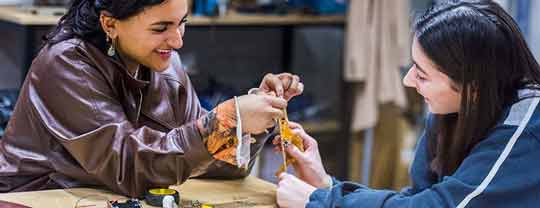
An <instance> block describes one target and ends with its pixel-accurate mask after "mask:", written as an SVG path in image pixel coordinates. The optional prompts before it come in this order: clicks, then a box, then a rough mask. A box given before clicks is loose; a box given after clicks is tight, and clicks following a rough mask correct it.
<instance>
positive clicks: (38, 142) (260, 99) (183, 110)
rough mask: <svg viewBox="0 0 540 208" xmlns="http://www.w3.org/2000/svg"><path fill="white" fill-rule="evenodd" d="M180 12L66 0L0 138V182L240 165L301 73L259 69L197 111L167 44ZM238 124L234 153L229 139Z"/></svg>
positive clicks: (161, 174)
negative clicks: (240, 153) (240, 90)
mask: <svg viewBox="0 0 540 208" xmlns="http://www.w3.org/2000/svg"><path fill="white" fill-rule="evenodd" d="M187 14H188V6H187V3H186V0H75V1H73V2H72V4H71V6H70V8H69V10H68V13H67V14H66V15H65V16H63V17H62V18H61V20H60V22H59V25H58V27H57V28H56V30H55V31H54V32H52V33H51V34H49V35H48V36H47V38H46V44H45V45H44V47H43V48H42V49H41V51H40V52H39V54H38V55H37V57H36V58H35V60H34V61H33V63H32V66H31V68H30V71H29V74H28V75H27V78H26V80H25V82H24V85H23V87H22V90H21V94H20V96H19V100H18V102H17V105H16V107H15V111H14V114H13V116H12V118H11V120H10V122H9V124H8V127H7V130H6V134H5V136H4V138H3V139H2V140H0V150H1V151H0V191H1V192H9V191H30V190H41V189H50V188H69V187H85V186H102V187H106V188H109V189H111V190H113V191H115V192H117V193H121V194H124V195H129V196H132V197H136V196H141V195H142V194H143V193H144V192H145V190H147V189H148V188H152V187H167V186H169V185H172V184H179V183H182V182H184V181H185V180H186V179H187V178H188V177H194V176H207V177H220V178H238V177H243V176H246V175H247V174H248V172H249V169H250V168H251V166H252V165H253V163H252V161H253V159H254V158H255V157H256V155H257V153H258V152H259V150H260V148H261V147H262V145H263V144H264V141H265V140H266V139H267V138H268V133H266V130H267V129H268V128H271V127H273V126H274V119H276V118H279V117H282V116H283V114H282V110H281V109H283V108H285V107H286V105H287V100H288V99H290V98H291V97H293V96H296V95H299V94H300V93H301V92H302V90H303V84H302V83H301V82H300V81H299V78H298V76H295V75H291V74H280V75H273V74H268V75H267V76H265V77H264V79H263V81H262V83H261V85H260V90H259V92H260V93H258V94H250V95H244V96H240V97H238V98H236V99H231V100H228V101H225V102H223V103H221V104H220V105H218V106H217V107H216V108H215V109H214V110H212V111H210V112H206V111H205V110H204V109H202V108H201V105H200V104H199V101H198V99H197V95H196V94H195V91H194V89H193V86H192V84H191V82H190V80H189V77H188V76H187V74H186V73H185V72H184V71H183V70H182V67H181V64H180V59H179V56H178V54H177V52H176V50H175V49H179V48H181V47H182V45H183V40H182V37H183V35H184V32H185V24H186V22H187ZM267 94H276V95H277V96H273V95H267ZM280 97H281V98H280ZM240 124H241V126H242V128H241V132H240V133H236V127H237V126H239V125H240ZM237 135H239V136H237ZM242 135H244V136H242ZM249 135H253V137H254V138H255V139H254V140H253V144H251V145H250V146H251V154H249V153H248V155H247V157H248V158H244V160H243V161H244V162H243V163H241V161H240V160H238V159H239V157H236V147H237V145H238V142H239V141H248V140H251V139H250V138H248V136H249ZM239 137H241V138H244V139H241V140H239V139H238V138H239ZM248 145H249V143H248ZM245 159H251V160H249V161H250V162H249V164H248V163H247V162H246V160H245ZM239 163H241V164H244V166H243V167H241V168H239V167H238V166H239ZM247 164H248V165H247ZM246 165H247V167H246Z"/></svg>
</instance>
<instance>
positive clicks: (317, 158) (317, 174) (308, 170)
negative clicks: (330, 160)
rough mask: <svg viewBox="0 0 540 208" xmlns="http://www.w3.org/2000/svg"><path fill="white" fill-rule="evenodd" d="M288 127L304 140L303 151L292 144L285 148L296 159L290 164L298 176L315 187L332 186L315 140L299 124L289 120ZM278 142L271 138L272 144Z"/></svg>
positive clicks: (277, 147) (278, 142) (278, 141)
mask: <svg viewBox="0 0 540 208" xmlns="http://www.w3.org/2000/svg"><path fill="white" fill-rule="evenodd" d="M289 127H290V128H291V130H292V131H293V132H294V133H295V134H296V135H298V136H300V137H301V138H302V140H303V141H304V149H305V151H304V152H301V151H300V150H299V149H298V148H297V147H296V146H294V145H289V146H288V147H287V148H286V149H285V151H287V153H289V155H290V156H291V157H293V158H294V159H295V160H296V162H294V163H293V164H292V165H293V168H294V171H295V172H296V174H297V175H298V178H300V179H301V180H303V181H305V182H306V183H308V184H310V185H312V186H314V187H316V188H328V187H330V186H332V178H331V177H330V176H329V175H328V174H327V173H326V171H325V170H324V166H323V164H322V160H321V154H320V153H319V148H318V144H317V141H316V140H315V139H313V137H311V136H309V135H308V134H307V133H306V132H305V131H304V129H303V128H302V126H301V125H300V124H298V123H294V122H289ZM280 142H281V141H280V140H279V138H277V137H276V138H275V139H274V140H273V143H274V145H278V144H280ZM279 148H280V146H276V149H277V150H278V151H280V149H279Z"/></svg>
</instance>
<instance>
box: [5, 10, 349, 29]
mask: <svg viewBox="0 0 540 208" xmlns="http://www.w3.org/2000/svg"><path fill="white" fill-rule="evenodd" d="M58 9H59V8H41V10H39V9H38V10H37V11H38V12H37V13H44V14H48V13H54V12H55V11H58ZM30 11H31V9H28V8H21V7H14V6H0V20H2V21H7V22H12V23H15V24H20V25H29V26H53V25H56V24H57V23H58V21H59V20H60V16H54V15H37V14H32V12H30ZM344 22H345V17H344V16H343V15H334V16H316V15H303V14H288V15H259V14H257V15H249V14H239V13H236V12H234V11H229V13H228V14H227V15H226V16H224V17H206V16H191V17H190V18H189V22H188V26H214V25H216V26H218V25H221V26H252V25H255V26H280V25H317V24H344Z"/></svg>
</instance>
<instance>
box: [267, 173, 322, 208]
mask: <svg viewBox="0 0 540 208" xmlns="http://www.w3.org/2000/svg"><path fill="white" fill-rule="evenodd" d="M315 189H316V188H315V187H313V186H311V185H309V184H307V183H305V182H303V181H301V180H300V179H298V178H297V177H295V176H293V175H290V174H287V173H282V174H281V175H279V184H278V189H277V203H278V205H279V207H282V208H287V207H306V205H307V203H308V202H309V196H310V195H311V193H313V191H315Z"/></svg>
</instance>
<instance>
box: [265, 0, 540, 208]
mask: <svg viewBox="0 0 540 208" xmlns="http://www.w3.org/2000/svg"><path fill="white" fill-rule="evenodd" d="M359 35H360V34H359ZM412 45H413V46H412V59H413V66H412V67H411V69H410V70H409V72H408V74H407V75H406V77H405V78H404V80H403V82H404V84H405V85H406V86H408V87H413V88H415V89H416V90H417V92H418V93H419V94H420V95H422V96H423V97H424V98H425V102H426V103H427V106H428V108H429V112H430V115H429V116H428V118H427V125H426V129H425V132H424V134H423V136H422V137H421V138H420V140H419V142H418V145H417V150H416V155H415V158H414V161H413V163H412V167H411V169H410V175H411V179H412V186H411V187H410V188H408V189H405V190H404V191H401V192H395V191H388V190H374V189H370V188H368V187H366V186H363V185H358V184H354V183H349V182H339V181H337V180H333V179H332V178H331V177H330V176H328V175H327V174H326V171H325V170H324V167H323V165H322V163H321V160H320V155H319V152H318V149H317V143H316V141H315V140H314V139H313V138H311V137H310V136H309V135H307V134H306V133H305V132H304V131H303V130H302V129H301V127H300V126H299V125H297V124H293V125H292V126H294V128H295V129H296V131H297V133H298V134H299V135H301V136H302V138H303V139H304V144H305V148H306V151H305V152H300V151H298V149H296V148H295V147H292V146H291V147H288V148H287V149H286V151H287V152H288V153H289V154H291V155H292V156H293V157H294V158H295V159H296V160H297V161H298V162H297V163H296V164H295V170H296V173H298V177H295V176H292V175H289V174H282V175H281V176H280V182H279V189H278V194H277V200H278V203H279V204H280V206H281V207H306V206H307V207H369V208H372V207H373V208H375V207H385V208H394V207H396V208H397V207H415V208H417V207H537V206H538V204H540V168H539V166H538V165H535V163H536V161H538V158H540V140H539V138H540V110H539V109H540V108H538V103H539V101H540V88H539V86H540V66H539V65H538V63H537V61H536V60H535V59H534V58H533V56H532V55H531V52H530V50H529V48H528V47H527V45H526V43H525V40H524V38H523V36H522V34H521V32H520V31H519V29H518V26H517V24H516V23H515V22H514V20H513V19H512V18H511V17H510V15H508V14H507V13H506V12H505V11H504V10H503V9H502V8H501V7H500V6H499V5H497V4H496V3H494V2H493V1H490V0H476V1H473V0H465V1H447V2H445V3H441V4H439V5H436V6H434V8H432V9H430V10H428V11H427V13H426V14H425V15H424V16H422V17H421V18H419V19H418V20H417V21H416V24H415V27H414V40H413V44H412ZM275 142H277V141H275Z"/></svg>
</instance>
